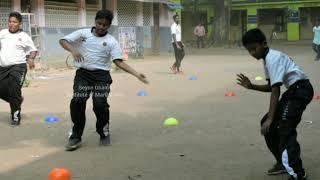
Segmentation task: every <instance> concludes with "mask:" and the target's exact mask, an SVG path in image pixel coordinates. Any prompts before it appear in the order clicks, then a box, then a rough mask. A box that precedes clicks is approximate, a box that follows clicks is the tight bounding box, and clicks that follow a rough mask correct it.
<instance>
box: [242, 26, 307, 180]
mask: <svg viewBox="0 0 320 180" xmlns="http://www.w3.org/2000/svg"><path fill="white" fill-rule="evenodd" d="M242 43H243V45H244V47H246V49H247V50H248V51H249V53H250V55H252V56H253V57H254V58H256V59H257V60H260V59H262V60H263V66H264V70H265V75H266V79H267V81H268V84H265V85H256V84H252V83H251V81H250V80H249V78H248V77H246V76H245V75H243V74H237V76H238V78H237V80H238V84H239V85H241V86H243V87H245V88H247V89H252V90H256V91H262V92H271V97H270V106H269V111H268V113H267V114H266V115H265V116H264V117H263V119H262V121H261V134H262V135H264V137H265V140H266V143H267V146H268V148H269V150H270V151H271V152H272V154H273V155H274V157H275V159H276V161H277V163H276V164H275V165H274V167H273V168H271V169H270V170H268V172H267V174H269V175H276V174H281V173H284V172H288V173H289V175H290V177H289V180H306V179H307V174H306V172H305V170H304V168H303V165H302V160H301V158H300V145H299V143H298V141H297V131H296V128H297V126H298V124H299V123H300V121H301V116H302V114H303V112H304V110H305V109H306V107H307V105H308V104H309V103H310V101H311V100H312V98H313V87H312V85H311V83H310V82H309V80H308V77H307V76H306V75H305V74H304V72H303V71H302V70H301V69H300V67H299V66H298V65H297V64H296V63H295V62H294V61H293V60H292V59H291V58H290V57H289V56H288V55H287V54H285V53H283V52H280V51H277V50H273V49H270V48H269V47H268V45H267V41H266V37H265V35H264V34H263V32H262V31H261V30H260V29H251V30H249V31H247V32H246V33H245V35H244V36H243V38H242ZM282 84H283V85H284V86H285V87H286V88H287V90H286V91H285V92H284V93H283V94H282V97H281V98H280V100H279V97H280V87H281V85H282Z"/></svg>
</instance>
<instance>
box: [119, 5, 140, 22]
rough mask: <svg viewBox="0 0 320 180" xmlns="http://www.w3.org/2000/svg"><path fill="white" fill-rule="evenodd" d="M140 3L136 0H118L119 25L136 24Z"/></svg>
mask: <svg viewBox="0 0 320 180" xmlns="http://www.w3.org/2000/svg"><path fill="white" fill-rule="evenodd" d="M137 9H138V3H137V2H134V1H118V9H117V11H118V24H119V26H136V25H137V17H138V16H137V15H138V11H137Z"/></svg>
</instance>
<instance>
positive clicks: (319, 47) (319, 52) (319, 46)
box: [312, 19, 320, 61]
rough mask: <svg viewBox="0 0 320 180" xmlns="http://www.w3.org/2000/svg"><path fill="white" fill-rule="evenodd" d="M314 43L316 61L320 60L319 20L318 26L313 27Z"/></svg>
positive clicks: (318, 20) (319, 21) (319, 20)
mask: <svg viewBox="0 0 320 180" xmlns="http://www.w3.org/2000/svg"><path fill="white" fill-rule="evenodd" d="M313 33H314V37H313V41H312V49H313V50H314V52H316V58H315V59H314V60H315V61H319V60H320V19H317V21H316V25H315V26H314V27H313Z"/></svg>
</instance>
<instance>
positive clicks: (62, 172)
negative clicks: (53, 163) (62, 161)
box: [49, 168, 71, 180]
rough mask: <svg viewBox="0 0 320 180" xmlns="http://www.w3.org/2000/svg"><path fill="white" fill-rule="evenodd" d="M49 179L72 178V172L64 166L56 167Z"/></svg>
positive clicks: (66, 179) (69, 179)
mask: <svg viewBox="0 0 320 180" xmlns="http://www.w3.org/2000/svg"><path fill="white" fill-rule="evenodd" d="M49 180H71V173H70V171H69V170H67V169H64V168H54V169H52V170H51V171H50V173H49Z"/></svg>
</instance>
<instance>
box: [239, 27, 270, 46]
mask: <svg viewBox="0 0 320 180" xmlns="http://www.w3.org/2000/svg"><path fill="white" fill-rule="evenodd" d="M266 41H267V39H266V36H265V35H264V34H263V32H262V31H261V30H260V29H258V28H254V29H250V30H249V31H247V32H246V33H245V34H244V35H243V37H242V44H243V46H247V45H248V44H252V43H263V42H266Z"/></svg>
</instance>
